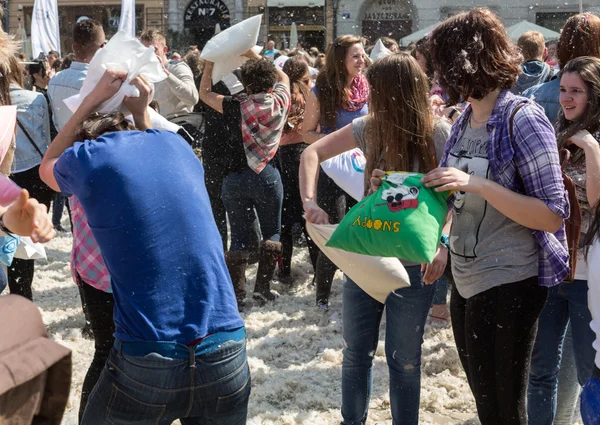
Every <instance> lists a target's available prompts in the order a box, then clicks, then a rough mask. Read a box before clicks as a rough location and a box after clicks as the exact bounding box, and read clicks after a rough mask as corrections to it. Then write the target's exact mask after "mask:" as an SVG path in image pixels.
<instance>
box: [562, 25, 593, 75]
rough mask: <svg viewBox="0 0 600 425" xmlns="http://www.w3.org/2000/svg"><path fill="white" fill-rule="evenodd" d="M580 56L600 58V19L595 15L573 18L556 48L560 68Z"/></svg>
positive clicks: (563, 31)
mask: <svg viewBox="0 0 600 425" xmlns="http://www.w3.org/2000/svg"><path fill="white" fill-rule="evenodd" d="M580 56H595V57H600V18H599V17H598V16H596V15H594V14H593V13H581V14H579V15H574V16H571V17H570V18H569V19H568V20H567V23H566V24H565V25H564V26H563V28H562V31H561V33H560V38H559V40H558V45H557V47H556V57H557V58H558V65H559V66H560V68H561V69H562V68H563V67H565V66H566V65H567V62H569V61H570V60H571V59H574V58H577V57H580Z"/></svg>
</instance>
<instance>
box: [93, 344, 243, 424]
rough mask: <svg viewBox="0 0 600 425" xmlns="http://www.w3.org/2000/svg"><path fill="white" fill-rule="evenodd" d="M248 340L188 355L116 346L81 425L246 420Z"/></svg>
mask: <svg viewBox="0 0 600 425" xmlns="http://www.w3.org/2000/svg"><path fill="white" fill-rule="evenodd" d="M250 387H251V384H250V370H249V368H248V363H247V361H246V341H245V340H242V341H227V342H225V343H223V344H221V345H220V346H219V348H217V349H216V350H214V351H211V352H209V353H206V354H203V355H201V356H197V357H193V352H192V357H191V358H187V359H170V358H166V357H162V356H160V355H158V354H156V353H151V354H149V355H147V356H145V357H137V356H128V355H125V354H123V353H122V352H121V351H120V350H117V349H115V348H113V349H112V350H111V353H110V355H109V357H108V360H107V362H106V366H105V367H104V370H103V371H102V374H101V375H100V379H99V380H98V383H97V384H96V386H95V388H94V390H93V391H92V393H91V394H90V398H89V399H88V404H87V407H86V409H85V413H84V415H83V420H82V422H81V423H82V425H96V424H97V425H100V424H107V423H110V424H117V425H121V424H122V425H125V424H136V425H163V424H164V425H168V424H171V423H172V422H173V421H175V420H176V419H180V420H181V423H182V425H196V424H197V425H200V424H202V425H204V424H215V425H216V424H219V425H243V424H245V423H246V416H247V412H248V398H249V396H250Z"/></svg>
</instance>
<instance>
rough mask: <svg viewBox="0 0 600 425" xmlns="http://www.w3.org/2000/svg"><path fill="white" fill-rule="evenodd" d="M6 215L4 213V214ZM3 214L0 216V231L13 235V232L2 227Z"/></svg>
mask: <svg viewBox="0 0 600 425" xmlns="http://www.w3.org/2000/svg"><path fill="white" fill-rule="evenodd" d="M4 214H6V213H4ZM4 214H2V215H0V230H2V231H3V232H4V233H6V234H7V235H13V234H14V232H11V231H10V230H9V229H8V227H6V226H5V225H4Z"/></svg>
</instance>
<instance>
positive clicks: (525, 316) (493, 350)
mask: <svg viewBox="0 0 600 425" xmlns="http://www.w3.org/2000/svg"><path fill="white" fill-rule="evenodd" d="M547 297H548V288H545V287H542V286H539V284H538V278H537V277H532V278H529V279H526V280H523V281H520V282H515V283H508V284H504V285H501V286H497V287H495V288H492V289H488V290H487V291H484V292H482V293H480V294H477V295H475V296H473V297H471V298H468V299H465V298H463V297H461V296H460V294H459V293H458V291H457V289H456V285H453V287H452V299H451V303H450V311H451V317H452V329H453V331H454V340H455V341H456V348H457V349H458V355H459V357H460V361H461V363H462V366H463V368H464V370H465V373H466V375H467V379H468V381H469V386H470V387H471V391H472V392H473V396H474V397H475V403H476V405H477V412H478V414H479V420H480V421H481V424H482V425H513V424H514V425H526V424H527V407H526V400H527V398H526V395H527V382H528V379H529V366H530V363H531V352H532V349H533V343H534V341H535V337H536V334H537V326H538V317H539V315H540V313H541V312H542V309H543V308H544V304H545V303H546V298H547Z"/></svg>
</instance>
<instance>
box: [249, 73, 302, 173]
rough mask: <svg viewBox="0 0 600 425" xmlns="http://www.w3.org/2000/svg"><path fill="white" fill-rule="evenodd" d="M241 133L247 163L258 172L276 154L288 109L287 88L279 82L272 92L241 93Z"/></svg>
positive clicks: (288, 93)
mask: <svg viewBox="0 0 600 425" xmlns="http://www.w3.org/2000/svg"><path fill="white" fill-rule="evenodd" d="M238 99H239V100H240V108H241V111H242V137H243V141H244V150H245V152H246V161H247V162H248V166H249V167H250V168H251V169H252V170H253V171H254V172H255V173H256V174H259V173H260V172H261V171H262V170H263V169H264V168H265V167H266V166H267V164H268V163H269V161H270V160H271V159H273V157H274V156H275V153H276V152H277V148H278V147H279V141H280V140H281V133H282V131H283V127H284V125H285V123H286V121H287V115H288V112H289V110H290V99H291V96H290V91H289V89H288V88H287V87H286V86H284V85H283V84H281V83H277V84H275V87H274V88H273V92H272V93H259V94H253V95H250V96H248V95H245V94H244V95H240V96H238Z"/></svg>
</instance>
